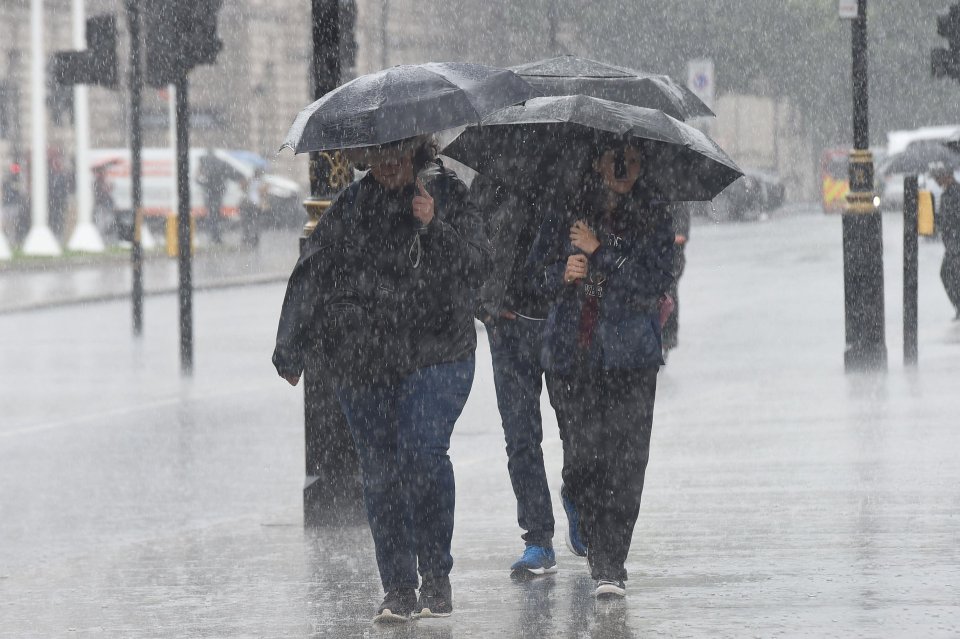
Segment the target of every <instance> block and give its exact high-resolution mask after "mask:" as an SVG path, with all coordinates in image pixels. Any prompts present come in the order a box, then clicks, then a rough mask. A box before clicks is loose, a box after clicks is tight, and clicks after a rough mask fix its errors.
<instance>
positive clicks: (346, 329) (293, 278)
mask: <svg viewBox="0 0 960 639" xmlns="http://www.w3.org/2000/svg"><path fill="white" fill-rule="evenodd" d="M436 164H437V167H438V170H436V171H434V174H435V175H434V177H433V178H432V179H430V181H429V182H428V183H427V184H426V188H427V191H428V192H429V193H430V194H431V196H432V197H433V198H434V207H435V209H434V211H435V217H434V219H433V221H432V222H431V223H430V224H429V225H427V226H426V227H421V225H420V223H419V221H418V220H417V219H416V218H415V217H414V216H413V213H412V211H411V206H410V204H411V201H412V199H413V197H414V195H416V193H417V190H416V187H415V186H413V185H411V186H409V187H407V188H404V189H400V190H397V191H389V190H387V189H385V188H384V187H383V186H381V185H380V184H379V183H378V182H377V181H376V180H374V179H373V177H372V176H371V175H367V176H365V177H364V178H363V179H361V180H359V181H358V182H355V183H354V184H352V185H350V186H349V187H347V189H345V190H344V192H343V193H341V194H340V196H339V197H338V198H337V200H336V201H335V202H334V203H333V205H332V206H331V207H330V209H329V210H328V211H327V212H326V213H325V214H324V216H323V217H322V218H321V220H320V223H319V224H318V225H317V228H316V230H315V231H314V232H313V234H312V235H311V236H310V238H309V239H308V240H307V243H306V245H305V246H304V248H303V251H302V253H301V256H300V259H299V261H298V262H297V265H296V266H295V267H294V270H293V273H292V274H291V275H290V281H289V283H288V285H287V293H286V297H285V299H284V302H283V308H282V310H281V313H280V322H279V326H278V329H277V344H276V348H275V350H274V354H273V363H274V365H275V366H276V368H277V371H278V372H279V373H280V374H281V375H299V374H300V373H301V371H302V370H303V368H304V361H305V358H306V354H307V352H308V348H309V347H310V346H312V345H316V346H318V347H319V352H320V354H321V356H322V357H323V358H324V359H325V360H326V362H325V369H326V370H329V371H330V373H331V374H332V375H334V376H335V377H336V378H337V380H338V382H339V383H341V384H355V383H359V384H363V383H370V382H378V381H390V380H392V379H396V378H397V377H399V376H402V375H404V374H407V373H409V372H412V371H414V370H416V369H419V368H423V367H425V366H431V365H434V364H440V363H446V362H455V361H459V360H462V359H464V358H466V357H469V356H470V355H471V354H472V353H473V351H474V350H475V349H476V331H475V329H474V325H473V312H474V310H475V308H476V304H477V291H478V289H479V287H480V285H481V284H482V283H483V277H484V274H485V270H486V268H487V261H488V259H489V253H490V251H489V246H488V243H487V239H486V237H485V235H484V233H483V228H482V225H481V221H480V217H479V215H478V214H477V211H476V208H475V207H474V206H473V204H472V203H471V201H470V200H469V198H468V193H467V188H466V185H464V184H463V182H461V181H460V179H459V178H458V177H457V176H456V174H454V173H453V172H452V171H450V170H448V169H446V168H444V167H443V165H442V164H440V163H439V161H437V162H436Z"/></svg>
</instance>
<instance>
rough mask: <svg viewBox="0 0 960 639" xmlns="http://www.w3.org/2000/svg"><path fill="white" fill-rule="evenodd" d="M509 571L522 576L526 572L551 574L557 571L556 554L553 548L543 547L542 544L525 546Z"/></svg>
mask: <svg viewBox="0 0 960 639" xmlns="http://www.w3.org/2000/svg"><path fill="white" fill-rule="evenodd" d="M510 571H511V572H512V573H513V575H514V576H517V577H522V576H526V575H527V574H528V573H529V574H531V575H551V574H553V573H555V572H557V556H556V555H555V554H554V552H553V548H544V547H543V546H527V547H526V549H524V551H523V556H521V557H520V559H518V560H517V561H516V562H515V563H514V564H513V565H512V566H510Z"/></svg>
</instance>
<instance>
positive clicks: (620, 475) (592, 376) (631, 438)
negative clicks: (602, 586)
mask: <svg viewBox="0 0 960 639" xmlns="http://www.w3.org/2000/svg"><path fill="white" fill-rule="evenodd" d="M657 370H658V369H657V368H656V367H653V368H645V369H640V370H609V371H608V370H602V369H588V368H585V367H583V366H580V367H577V368H576V369H575V370H573V371H571V372H570V373H568V374H564V375H552V374H549V373H548V375H547V385H548V388H549V389H550V399H551V401H552V402H553V407H554V409H555V410H556V411H557V421H558V422H559V424H560V436H561V437H562V438H563V483H564V487H565V489H566V491H567V493H568V494H569V496H570V498H571V500H572V501H573V503H574V504H575V505H576V507H577V510H578V511H579V513H580V518H581V527H582V531H583V533H584V536H585V537H586V542H587V550H588V553H587V558H588V560H589V562H590V571H591V574H592V576H593V578H594V579H626V578H627V571H626V569H625V568H624V563H625V562H626V560H627V553H628V552H629V551H630V539H631V537H632V536H633V527H634V525H635V524H636V522H637V516H638V515H639V513H640V496H641V494H642V493H643V478H644V474H645V473H646V469H647V460H648V459H649V457H650V433H651V429H652V427H653V403H654V399H655V398H656V393H657Z"/></svg>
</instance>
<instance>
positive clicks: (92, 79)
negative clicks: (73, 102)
mask: <svg viewBox="0 0 960 639" xmlns="http://www.w3.org/2000/svg"><path fill="white" fill-rule="evenodd" d="M50 73H51V76H52V78H53V81H54V82H56V83H57V84H60V85H71V84H97V85H100V86H104V87H109V88H111V89H115V88H116V87H117V78H118V75H119V74H118V71H117V21H116V18H115V17H114V16H113V15H99V16H93V17H92V18H88V19H87V48H86V50H84V51H59V52H57V53H55V54H53V60H52V61H51V64H50Z"/></svg>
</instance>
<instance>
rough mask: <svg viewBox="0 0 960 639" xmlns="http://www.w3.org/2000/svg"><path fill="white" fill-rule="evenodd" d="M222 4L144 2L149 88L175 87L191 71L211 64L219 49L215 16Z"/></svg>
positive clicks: (212, 1) (172, 0)
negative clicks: (172, 85) (202, 65)
mask: <svg viewBox="0 0 960 639" xmlns="http://www.w3.org/2000/svg"><path fill="white" fill-rule="evenodd" d="M222 4H223V0H166V1H165V2H147V3H145V4H144V5H143V8H144V31H145V34H146V73H145V75H146V82H147V84H149V85H150V86H152V87H158V88H159V87H164V86H166V85H168V84H175V83H176V82H177V81H178V80H179V79H181V78H183V77H185V76H186V75H187V73H189V72H190V71H191V70H192V69H193V68H194V67H196V66H199V65H201V64H213V63H214V62H216V60H217V54H218V53H220V49H222V48H223V42H222V41H221V40H220V38H218V37H217V13H218V12H219V11H220V7H221V6H222Z"/></svg>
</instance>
